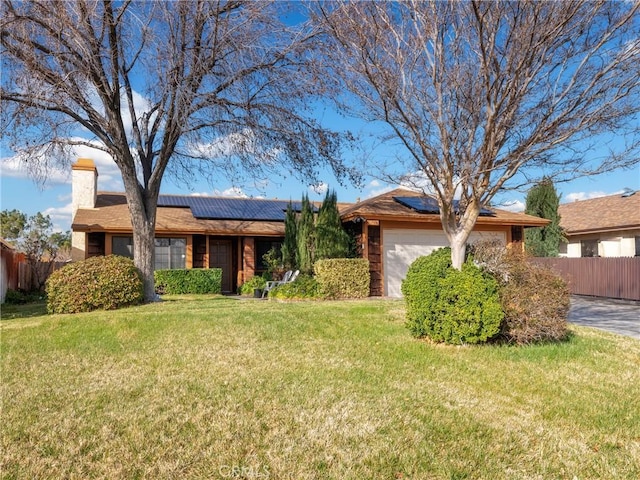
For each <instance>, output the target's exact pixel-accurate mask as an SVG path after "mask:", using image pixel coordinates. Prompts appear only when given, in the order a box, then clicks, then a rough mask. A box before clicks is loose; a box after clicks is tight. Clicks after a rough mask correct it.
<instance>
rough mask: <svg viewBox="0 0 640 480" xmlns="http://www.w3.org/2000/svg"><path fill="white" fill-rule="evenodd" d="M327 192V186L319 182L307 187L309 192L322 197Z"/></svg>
mask: <svg viewBox="0 0 640 480" xmlns="http://www.w3.org/2000/svg"><path fill="white" fill-rule="evenodd" d="M327 190H329V185H327V184H326V183H324V182H320V183H318V184H317V185H309V191H310V192H312V193H315V194H316V195H324V194H325V193H327Z"/></svg>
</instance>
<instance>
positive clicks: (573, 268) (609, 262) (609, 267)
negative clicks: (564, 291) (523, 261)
mask: <svg viewBox="0 0 640 480" xmlns="http://www.w3.org/2000/svg"><path fill="white" fill-rule="evenodd" d="M532 261H533V262H534V263H537V264H539V265H545V266H548V267H550V268H552V269H553V270H555V271H556V272H557V273H558V274H559V275H560V276H561V277H562V278H563V279H564V280H565V281H566V282H567V284H568V285H569V289H570V290H571V293H573V294H575V295H591V296H596V297H609V298H620V299H625V300H640V257H618V258H601V257H597V258H540V257H537V258H533V259H532Z"/></svg>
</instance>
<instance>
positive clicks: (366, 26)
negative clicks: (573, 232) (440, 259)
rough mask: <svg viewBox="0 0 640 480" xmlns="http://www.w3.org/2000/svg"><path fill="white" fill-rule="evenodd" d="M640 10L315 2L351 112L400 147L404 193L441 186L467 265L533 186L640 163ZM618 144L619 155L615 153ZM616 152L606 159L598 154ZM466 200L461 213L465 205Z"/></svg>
mask: <svg viewBox="0 0 640 480" xmlns="http://www.w3.org/2000/svg"><path fill="white" fill-rule="evenodd" d="M639 9H640V3H638V2H610V1H604V0H603V1H562V2H542V1H538V2H529V1H522V2H517V1H507V2H503V1H495V2H494V1H491V2H482V1H472V2H444V1H435V0H434V1H424V0H410V1H403V2H382V1H380V2H348V1H344V2H342V1H338V2H324V3H313V4H311V5H310V11H311V12H312V13H311V14H312V16H313V18H314V19H315V21H316V23H317V25H318V28H319V30H320V32H321V33H323V34H324V35H325V36H324V37H323V41H324V43H321V48H320V49H318V55H319V61H320V62H322V63H323V64H324V65H328V66H330V67H331V74H330V75H325V76H324V78H325V79H327V80H331V81H333V80H336V81H337V83H335V84H334V85H333V88H334V91H335V92H344V93H343V94H342V95H340V94H338V93H336V97H335V98H336V99H337V102H338V105H339V107H340V108H341V109H343V110H344V111H346V112H347V113H348V114H350V115H354V116H358V117H361V118H364V119H366V120H368V121H372V122H379V123H380V124H381V125H383V126H386V128H384V132H385V133H384V134H383V136H384V135H388V136H387V137H386V138H384V139H385V140H389V139H391V140H393V141H395V142H399V144H400V145H401V147H402V149H403V150H402V152H403V153H402V155H401V156H399V158H398V159H397V161H396V163H395V165H391V167H393V168H390V169H389V168H388V167H390V165H382V167H383V169H384V171H385V175H386V177H387V179H389V180H390V181H393V182H396V183H405V182H411V181H414V183H416V184H417V183H419V182H418V181H417V180H420V179H421V180H423V181H424V180H425V179H426V180H428V184H430V185H429V186H430V189H432V191H433V192H434V193H435V196H436V198H437V200H438V204H439V206H440V218H441V221H442V226H443V229H444V232H445V234H446V235H447V238H448V240H449V242H450V244H451V247H452V261H453V264H454V266H456V267H457V268H460V267H461V265H462V262H463V259H464V254H465V242H466V241H467V239H468V236H469V233H470V232H471V230H472V228H473V226H474V224H475V222H476V220H477V218H478V215H479V214H480V209H481V208H482V207H483V206H488V205H489V204H490V202H491V200H492V199H493V198H494V196H495V195H496V194H497V193H499V192H500V191H503V190H505V189H508V188H515V187H517V186H518V185H520V186H522V185H523V184H526V183H527V182H529V181H530V179H531V178H532V177H542V176H543V175H547V176H549V177H552V178H553V179H554V180H555V181H562V180H567V179H570V178H575V177H576V176H579V175H590V174H595V173H598V172H602V171H606V170H610V169H612V168H617V167H629V166H631V165H636V164H637V163H638V158H639V157H638V153H639V150H640V148H639V143H640V141H639V140H640V135H639V131H640V128H639V112H640V98H639V93H640V14H639ZM608 142H610V145H607V143H608ZM607 146H608V147H610V148H609V151H608V152H606V153H605V154H603V155H602V157H601V158H599V159H595V161H594V155H593V154H590V153H588V151H589V150H591V149H593V148H594V147H598V148H599V149H603V148H605V147H607ZM457 197H459V202H458V201H457V200H456V198H457Z"/></svg>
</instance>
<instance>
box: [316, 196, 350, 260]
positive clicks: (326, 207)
mask: <svg viewBox="0 0 640 480" xmlns="http://www.w3.org/2000/svg"><path fill="white" fill-rule="evenodd" d="M315 256H316V258H315V259H316V260H321V259H323V258H345V257H348V256H349V235H348V234H347V232H345V230H344V228H342V221H341V220H340V212H339V211H338V197H337V195H336V192H335V191H333V190H328V191H327V194H326V195H325V198H324V201H323V202H322V205H321V206H320V210H319V212H318V220H317V221H316V251H315Z"/></svg>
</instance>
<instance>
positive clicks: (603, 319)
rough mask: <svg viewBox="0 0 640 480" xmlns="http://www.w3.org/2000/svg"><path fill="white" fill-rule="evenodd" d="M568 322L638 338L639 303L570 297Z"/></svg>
mask: <svg viewBox="0 0 640 480" xmlns="http://www.w3.org/2000/svg"><path fill="white" fill-rule="evenodd" d="M568 320H569V322H571V323H575V324H576V325H581V326H583V327H594V328H600V329H602V330H607V331H609V332H613V333H617V334H619V335H627V336H629V337H635V338H640V303H637V302H625V301H622V300H610V299H607V298H600V297H580V296H576V295H573V296H572V297H571V309H570V310H569V317H568Z"/></svg>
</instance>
